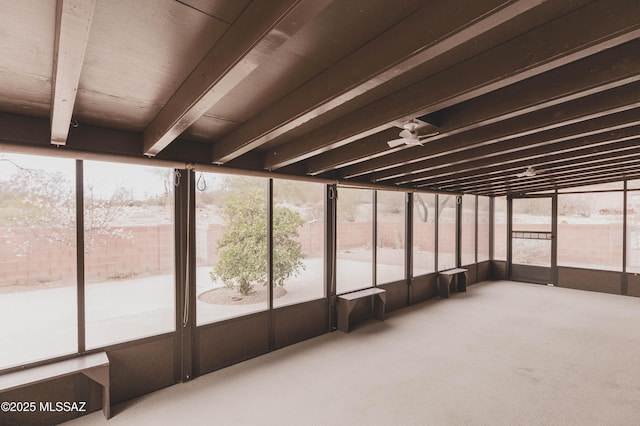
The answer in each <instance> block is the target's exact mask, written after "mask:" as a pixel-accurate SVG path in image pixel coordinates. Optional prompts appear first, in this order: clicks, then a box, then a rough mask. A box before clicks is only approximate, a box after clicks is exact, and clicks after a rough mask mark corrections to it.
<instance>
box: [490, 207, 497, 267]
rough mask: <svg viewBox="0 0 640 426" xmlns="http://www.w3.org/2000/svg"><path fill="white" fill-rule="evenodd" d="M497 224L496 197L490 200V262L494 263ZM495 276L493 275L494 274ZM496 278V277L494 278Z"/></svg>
mask: <svg viewBox="0 0 640 426" xmlns="http://www.w3.org/2000/svg"><path fill="white" fill-rule="evenodd" d="M495 223H496V197H490V198H489V260H490V261H491V262H493V261H494V260H495V259H494V257H495V255H494V251H495V235H494V232H495V231H496V229H495ZM492 275H493V274H492ZM493 278H495V277H493Z"/></svg>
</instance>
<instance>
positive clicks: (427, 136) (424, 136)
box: [418, 132, 440, 139]
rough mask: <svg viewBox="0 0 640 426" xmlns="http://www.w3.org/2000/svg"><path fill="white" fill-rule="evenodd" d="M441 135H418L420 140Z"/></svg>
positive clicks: (436, 133) (437, 133)
mask: <svg viewBox="0 0 640 426" xmlns="http://www.w3.org/2000/svg"><path fill="white" fill-rule="evenodd" d="M439 134H440V132H431V133H427V134H424V135H418V139H426V138H430V137H433V136H437V135H439Z"/></svg>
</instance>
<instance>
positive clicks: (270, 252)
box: [266, 179, 275, 351]
mask: <svg viewBox="0 0 640 426" xmlns="http://www.w3.org/2000/svg"><path fill="white" fill-rule="evenodd" d="M266 231H267V300H268V309H269V314H268V318H269V350H270V351H273V350H274V349H275V335H274V334H275V325H274V321H273V179H268V180H267V229H266Z"/></svg>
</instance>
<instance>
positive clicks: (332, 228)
mask: <svg viewBox="0 0 640 426" xmlns="http://www.w3.org/2000/svg"><path fill="white" fill-rule="evenodd" d="M337 199H338V190H337V187H336V185H335V184H333V185H326V186H325V194H324V218H325V221H324V242H325V244H324V247H325V256H324V278H325V284H326V295H327V300H328V306H329V310H328V313H327V330H330V331H333V330H335V329H336V327H337V319H336V302H337V300H336V256H337V243H336V214H337V211H336V208H337Z"/></svg>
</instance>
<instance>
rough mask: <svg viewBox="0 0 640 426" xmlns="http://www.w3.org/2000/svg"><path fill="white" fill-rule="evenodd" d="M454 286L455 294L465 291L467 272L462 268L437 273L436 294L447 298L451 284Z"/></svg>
mask: <svg viewBox="0 0 640 426" xmlns="http://www.w3.org/2000/svg"><path fill="white" fill-rule="evenodd" d="M452 283H453V284H454V286H455V290H454V291H456V292H466V291H467V270H466V269H462V268H454V269H448V270H446V271H440V272H439V273H438V294H439V295H440V297H444V298H448V297H449V291H450V288H451V284H452Z"/></svg>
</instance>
